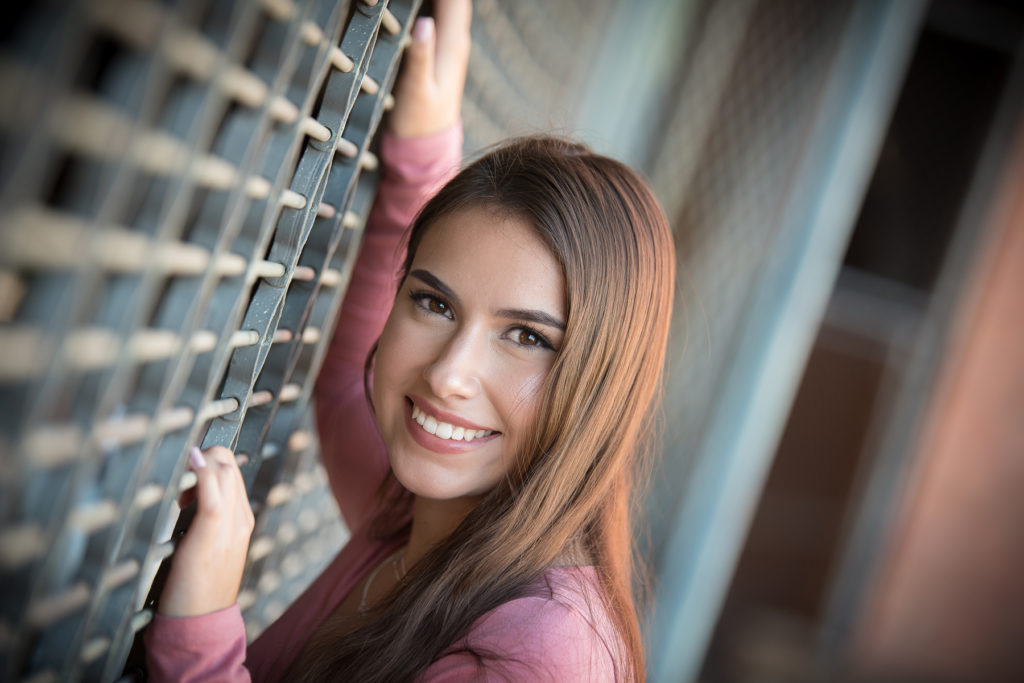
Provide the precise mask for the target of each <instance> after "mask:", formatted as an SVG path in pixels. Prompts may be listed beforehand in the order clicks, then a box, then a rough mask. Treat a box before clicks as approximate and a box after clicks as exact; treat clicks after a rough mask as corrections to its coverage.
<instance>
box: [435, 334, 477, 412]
mask: <svg viewBox="0 0 1024 683" xmlns="http://www.w3.org/2000/svg"><path fill="white" fill-rule="evenodd" d="M483 336H484V335H483V334H482V333H474V332H472V331H469V330H465V331H460V332H459V333H456V334H454V335H452V336H451V337H450V338H449V339H448V340H447V341H446V342H445V343H444V345H443V346H442V347H441V348H440V349H439V350H438V352H437V355H436V356H435V358H434V360H433V362H431V363H430V364H429V365H428V366H427V367H426V368H424V371H423V375H424V377H425V378H426V380H427V383H428V384H429V385H430V389H431V391H433V392H434V395H435V396H437V397H438V398H445V399H452V398H463V399H465V398H472V397H474V396H476V395H477V394H479V393H480V389H481V369H482V367H483V363H484V353H485V346H486V340H485V339H483Z"/></svg>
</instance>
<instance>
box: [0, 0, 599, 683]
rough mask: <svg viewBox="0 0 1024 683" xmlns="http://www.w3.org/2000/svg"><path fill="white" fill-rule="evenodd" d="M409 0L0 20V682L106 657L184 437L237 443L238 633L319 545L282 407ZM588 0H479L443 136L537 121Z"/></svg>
mask: <svg viewBox="0 0 1024 683" xmlns="http://www.w3.org/2000/svg"><path fill="white" fill-rule="evenodd" d="M418 5H419V0H392V1H391V2H386V1H385V0H380V1H376V0H372V1H371V0H358V1H357V0H344V1H341V2H337V1H335V0H305V1H296V2H293V1H292V0H259V1H257V0H237V1H236V2H225V1H217V0H210V1H206V0H192V1H182V2H178V3H163V2H157V0H131V1H128V0H123V1H122V0H89V1H85V0H83V1H81V2H57V1H54V2H51V3H24V6H23V7H21V8H20V9H15V10H13V15H12V16H9V17H8V21H7V22H6V26H5V27H4V28H0V38H2V43H0V94H2V98H3V101H2V106H0V325H2V327H0V585H2V598H0V671H3V672H4V673H3V675H4V677H5V678H6V679H8V680H33V681H46V680H57V679H60V680H113V679H116V678H118V677H119V676H121V675H122V671H123V668H124V665H125V659H126V656H127V654H128V652H129V649H130V648H131V646H132V642H133V640H134V639H135V636H136V634H137V633H138V632H139V631H140V630H141V629H143V628H144V627H145V625H146V624H147V623H148V622H149V620H150V619H151V617H152V611H151V604H149V603H147V599H148V596H149V594H150V587H151V585H152V582H153V578H154V576H155V575H156V573H157V570H158V568H159V567H160V565H161V563H162V561H163V560H164V559H165V558H167V557H168V556H170V555H171V554H172V553H173V550H174V545H173V541H172V540H170V538H171V530H172V528H173V526H174V523H175V520H176V519H177V516H178V508H177V504H176V498H177V495H178V493H179V492H180V491H181V490H182V489H183V488H186V487H188V486H190V485H191V484H192V483H193V481H194V478H193V475H191V473H189V472H187V471H186V470H185V459H184V454H185V453H186V451H187V449H188V447H189V446H191V445H193V444H195V443H197V442H199V441H200V440H202V444H203V445H204V446H210V445H215V444H221V445H227V446H230V447H232V448H234V449H235V450H236V452H238V453H239V454H244V456H245V458H246V459H247V464H245V465H244V466H243V473H244V475H245V478H246V483H247V486H248V488H249V493H250V499H251V501H252V502H253V506H254V509H255V512H256V517H257V526H256V530H255V532H254V535H253V541H252V545H251V547H250V551H249V557H248V562H247V567H246V573H245V577H244V578H243V584H242V592H241V594H240V596H239V602H240V604H241V606H242V608H243V616H244V618H245V620H246V627H247V631H248V635H249V637H250V638H254V637H255V636H257V635H258V634H259V633H260V632H261V631H262V629H263V628H265V627H266V625H268V624H269V623H270V622H271V621H273V620H274V619H275V618H276V617H277V616H278V615H279V614H280V612H281V611H282V610H283V609H284V608H285V607H286V606H287V605H288V604H289V603H290V602H291V601H292V600H293V599H294V598H295V597H296V596H297V595H298V593H299V592H301V591H302V590H303V589H304V588H305V586H306V585H308V583H309V581H311V580H312V579H313V578H314V577H315V576H316V575H317V574H318V572H319V571H320V569H321V568H322V567H323V566H324V565H325V563H326V562H327V561H328V560H329V559H330V557H331V556H332V555H333V553H334V552H336V551H337V549H338V548H340V546H341V545H342V543H343V542H344V539H345V536H346V533H347V532H346V531H345V529H344V528H343V526H342V525H341V523H340V521H339V518H338V515H337V511H336V508H335V506H334V503H333V500H332V496H331V494H330V491H329V489H328V488H327V486H326V479H325V475H324V474H323V471H322V469H321V468H320V466H319V464H318V455H317V444H316V439H315V434H314V431H313V426H312V424H311V422H310V418H309V415H308V411H307V404H308V402H309V399H310V394H311V389H312V382H313V379H314V378H315V376H316V373H317V370H318V368H319V366H320V362H321V357H322V355H323V353H324V349H325V345H326V343H327V341H328V338H329V336H330V332H331V330H332V329H333V324H334V315H335V311H336V310H337V307H338V303H339V302H340V299H341V296H342V295H343V293H344V289H345V285H346V283H347V279H348V275H349V269H350V265H351V258H352V256H353V254H354V250H355V249H356V248H357V247H358V242H359V235H360V232H361V228H362V223H363V218H364V217H365V215H366V213H367V210H368V207H369V204H370V202H371V201H372V197H373V193H374V188H375V178H374V176H375V173H374V172H375V169H376V166H377V161H376V158H375V156H374V154H373V152H372V151H371V149H370V148H371V146H372V138H373V134H374V132H375V130H376V128H377V126H378V123H379V121H380V118H381V115H382V112H383V111H384V110H385V109H387V108H388V106H389V104H391V98H390V95H389V94H388V93H389V91H390V88H391V84H392V82H393V79H394V76H395V72H396V65H397V63H398V58H399V56H400V53H401V48H402V45H403V41H404V40H405V39H406V37H407V35H408V32H409V25H410V23H411V19H412V17H413V16H414V15H415V12H416V11H417V9H418ZM610 6H611V3H610V2H608V1H605V2H596V3H572V2H567V3H560V4H559V5H558V6H555V7H552V6H550V5H549V4H548V3H543V2H540V1H539V0H531V1H530V2H518V3H512V4H511V5H510V6H500V5H499V4H498V3H497V2H496V1H494V0H490V1H489V0H478V1H477V2H476V3H475V18H474V27H473V37H474V45H475V47H474V50H475V54H474V61H473V63H472V64H471V68H470V73H469V78H468V81H467V98H466V102H465V106H464V117H465V121H466V128H467V147H470V148H475V147H478V146H480V145H482V144H485V143H489V142H492V141H494V140H497V139H499V138H501V137H504V136H505V135H507V134H508V133H510V132H521V131H522V130H525V129H528V127H529V126H534V125H536V124H537V123H538V122H540V125H542V126H543V127H555V128H559V127H561V128H564V127H565V125H566V122H567V120H568V117H569V112H570V109H571V107H572V105H573V102H574V101H575V100H576V98H577V97H578V94H579V93H578V90H579V88H578V87H577V88H575V89H574V88H573V87H570V85H571V84H572V83H573V82H578V81H580V80H581V79H578V78H575V76H576V74H578V72H579V69H580V68H583V66H582V64H584V62H581V61H580V60H579V59H576V60H573V59H570V58H569V57H570V50H571V51H572V52H573V54H575V55H576V56H577V57H582V56H585V55H587V54H590V53H593V52H594V51H595V50H596V49H598V47H599V46H598V42H599V37H600V31H601V28H599V22H598V23H595V22H586V21H582V19H583V18H584V17H585V16H586V17H590V18H595V17H596V18H597V19H600V18H601V17H602V16H607V15H608V13H609V7H610ZM595 27H597V28H595ZM568 34H572V35H573V36H574V38H575V41H574V43H573V44H571V45H570V43H569V42H567V41H565V40H563V39H562V36H564V35H568Z"/></svg>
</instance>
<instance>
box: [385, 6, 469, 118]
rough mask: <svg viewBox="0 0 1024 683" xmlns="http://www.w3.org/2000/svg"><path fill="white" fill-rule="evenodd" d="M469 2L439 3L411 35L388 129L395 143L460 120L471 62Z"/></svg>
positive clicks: (420, 20)
mask: <svg viewBox="0 0 1024 683" xmlns="http://www.w3.org/2000/svg"><path fill="white" fill-rule="evenodd" d="M471 14H472V9H471V6H470V2H469V0H437V1H436V2H435V3H434V17H433V18H431V17H420V18H419V19H417V20H416V23H415V24H414V25H413V29H412V43H411V44H410V45H409V47H408V48H407V49H406V54H405V58H404V62H403V65H402V73H401V74H400V76H399V79H398V82H397V83H396V85H395V108H394V110H392V112H391V116H390V117H389V119H388V127H389V128H390V129H391V131H392V132H393V133H394V134H396V135H397V136H398V137H418V136H423V135H430V134H432V133H437V132H440V131H442V130H444V129H446V128H448V127H449V126H452V125H454V124H455V123H456V122H457V121H458V120H459V112H460V110H461V107H462V89H463V86H464V85H465V82H466V66H467V64H468V62H469V49H470V44H471V42H472V41H471V40H470V34H469V25H470V21H471Z"/></svg>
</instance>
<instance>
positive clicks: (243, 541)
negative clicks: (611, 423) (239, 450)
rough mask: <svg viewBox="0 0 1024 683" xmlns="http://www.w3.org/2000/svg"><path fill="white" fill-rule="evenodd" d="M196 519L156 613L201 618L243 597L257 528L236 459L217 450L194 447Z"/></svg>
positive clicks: (179, 550)
mask: <svg viewBox="0 0 1024 683" xmlns="http://www.w3.org/2000/svg"><path fill="white" fill-rule="evenodd" d="M191 466H192V470H193V471H194V472H195V473H196V479H197V481H196V491H195V496H196V498H197V499H198V505H197V506H196V516H195V518H194V519H193V520H192V525H191V526H190V527H189V529H188V533H186V534H185V536H184V537H183V538H182V539H181V541H180V542H179V543H178V548H177V550H176V551H175V553H174V559H173V561H172V564H171V571H170V573H169V574H168V575H167V582H166V583H165V584H164V589H163V593H162V594H161V596H160V605H159V607H158V608H157V611H158V612H160V614H163V615H166V616H171V617H188V616H198V615H200V614H206V613H209V612H215V611H217V610H219V609H223V608H225V607H230V606H231V605H233V604H234V602H235V600H236V599H237V598H238V588H239V586H240V585H241V582H242V571H243V570H244V569H245V556H246V553H247V552H248V549H249V537H250V536H251V535H252V529H253V524H254V519H253V514H252V508H251V507H250V506H249V498H248V496H247V495H246V492H245V482H244V481H242V473H241V472H240V471H239V469H238V464H237V463H236V462H235V455H234V453H232V452H231V451H230V450H228V449H227V448H224V447H222V446H214V447H213V448H209V449H207V450H206V451H205V452H200V451H199V449H198V448H194V449H192V453H191Z"/></svg>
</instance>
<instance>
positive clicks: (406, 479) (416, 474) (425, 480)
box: [391, 457, 494, 501]
mask: <svg viewBox="0 0 1024 683" xmlns="http://www.w3.org/2000/svg"><path fill="white" fill-rule="evenodd" d="M391 469H392V471H393V472H394V473H395V478H396V479H398V481H399V483H400V484H402V486H404V487H405V488H406V489H408V490H409V491H410V492H411V493H412V494H413V495H415V496H417V497H419V498H427V499H430V500H439V501H444V500H451V501H455V500H466V499H473V498H481V497H483V496H484V495H485V494H486V493H487V492H488V491H490V490H491V489H492V488H494V483H489V484H487V485H481V484H479V483H477V482H468V481H464V480H462V478H460V477H459V476H458V475H456V474H454V473H452V472H451V471H449V470H447V469H446V468H444V467H440V466H438V465H436V464H434V463H425V462H422V461H420V462H415V463H410V462H407V461H406V459H405V458H400V457H399V458H392V462H391Z"/></svg>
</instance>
